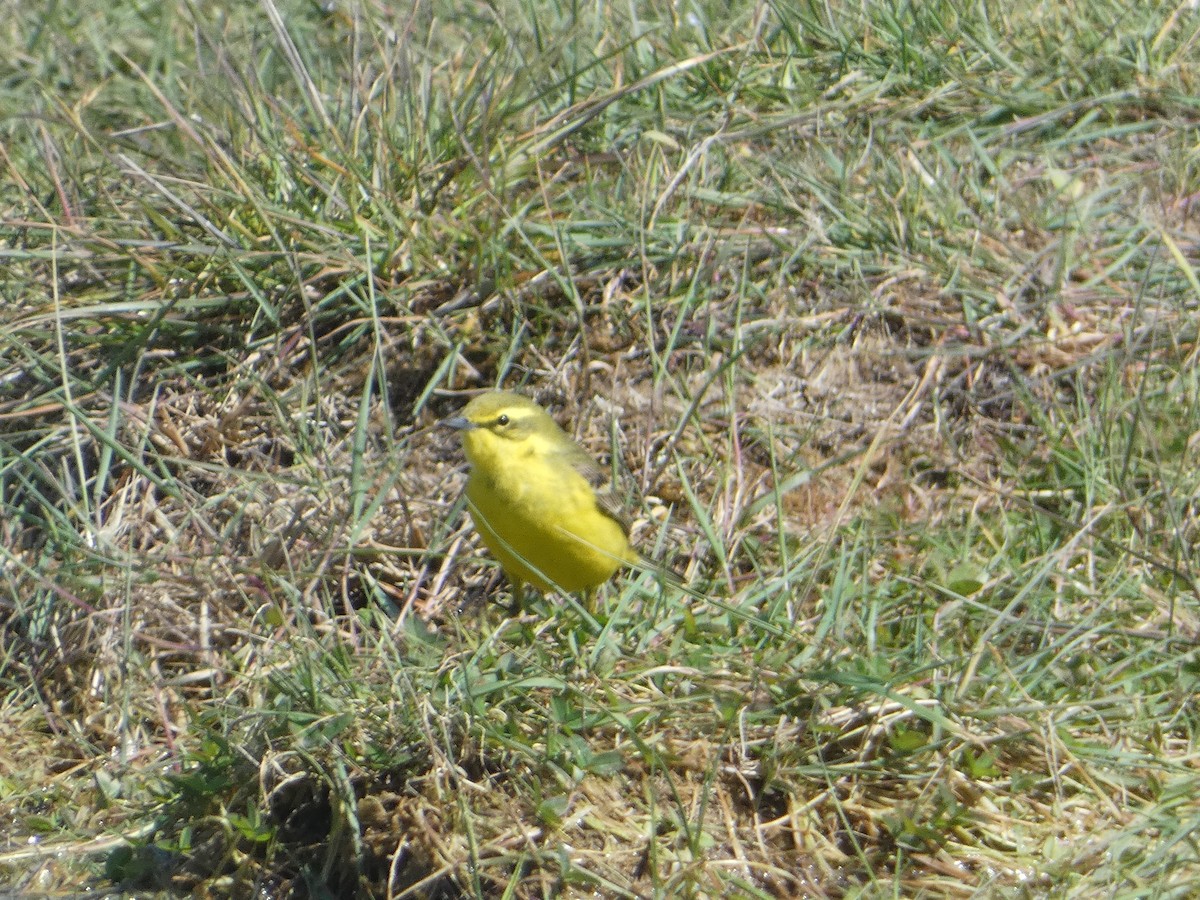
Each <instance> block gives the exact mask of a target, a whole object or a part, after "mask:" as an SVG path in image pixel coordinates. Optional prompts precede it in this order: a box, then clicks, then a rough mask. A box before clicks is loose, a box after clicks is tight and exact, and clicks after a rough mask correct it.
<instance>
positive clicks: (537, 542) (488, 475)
mask: <svg viewBox="0 0 1200 900" xmlns="http://www.w3.org/2000/svg"><path fill="white" fill-rule="evenodd" d="M463 448H464V450H465V451H466V454H467V459H468V460H469V461H470V463H471V474H470V477H469V478H468V480H467V500H468V501H469V506H470V511H471V518H472V519H473V520H474V522H475V527H476V529H477V530H478V531H479V535H480V537H481V538H482V539H483V542H484V544H485V545H486V546H487V548H488V549H489V550H490V551H491V552H492V554H493V555H495V557H496V558H497V559H498V560H499V561H500V565H501V566H502V567H503V569H504V571H505V573H506V574H507V575H508V577H509V579H510V580H512V581H514V582H517V583H518V584H520V583H529V584H532V585H534V587H536V588H537V589H538V590H540V591H550V590H553V589H557V590H561V591H584V590H590V589H591V588H594V587H596V586H597V585H599V584H601V583H603V582H605V581H607V580H608V579H609V578H610V577H612V574H613V573H614V572H615V571H616V570H617V569H618V568H619V567H620V566H622V565H624V564H626V563H629V562H633V561H634V560H636V554H635V553H634V552H633V550H632V549H631V548H630V546H629V541H628V538H627V537H626V534H625V529H624V527H623V526H622V525H621V523H620V522H618V521H617V520H616V519H614V518H612V517H611V516H609V515H608V514H606V513H605V512H604V511H603V510H602V509H601V508H600V506H599V505H598V503H597V501H596V494H595V491H594V490H593V488H592V486H591V484H589V483H588V481H587V479H586V478H584V477H583V475H581V474H580V473H579V472H578V471H577V470H576V469H575V468H574V467H573V466H572V465H571V464H570V463H569V462H567V461H565V460H563V459H561V458H560V456H559V455H556V454H555V452H554V447H553V445H552V444H551V443H550V442H549V441H548V440H546V439H545V438H544V437H543V436H541V435H539V434H530V435H527V436H525V437H523V438H522V439H520V440H511V439H507V438H504V437H500V436H497V435H495V434H493V433H492V432H490V431H487V430H485V429H475V430H471V431H468V432H466V433H465V434H464V435H463Z"/></svg>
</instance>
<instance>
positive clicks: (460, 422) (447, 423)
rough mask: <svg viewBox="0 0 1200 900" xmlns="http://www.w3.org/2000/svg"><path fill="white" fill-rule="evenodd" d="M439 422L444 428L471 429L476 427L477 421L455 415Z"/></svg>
mask: <svg viewBox="0 0 1200 900" xmlns="http://www.w3.org/2000/svg"><path fill="white" fill-rule="evenodd" d="M438 424H439V425H441V426H442V427H443V428H453V429H454V430H455V431H470V430H471V429H472V428H475V427H476V426H475V423H474V422H472V421H471V420H470V419H468V418H467V417H466V416H454V417H453V418H450V419H442V421H441V422H439V423H438Z"/></svg>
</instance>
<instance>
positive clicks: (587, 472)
mask: <svg viewBox="0 0 1200 900" xmlns="http://www.w3.org/2000/svg"><path fill="white" fill-rule="evenodd" d="M561 453H562V456H563V461H564V462H566V463H568V464H569V465H570V466H571V467H572V468H573V469H574V470H575V471H576V472H578V473H579V474H580V475H582V476H583V477H584V479H585V480H586V481H587V483H588V484H590V485H591V486H592V490H593V491H595V493H596V505H597V506H598V507H600V511H601V512H602V513H604V514H605V515H606V516H608V517H609V518H610V519H614V520H615V521H616V522H617V524H618V525H620V526H621V528H622V529H623V530H624V531H625V534H627V535H628V534H629V522H628V520H627V519H626V518H625V512H624V510H623V509H622V507H621V503H620V501H618V500H617V497H616V495H615V494H614V493H613V490H612V483H611V482H610V481H609V478H608V476H607V475H606V474H605V473H604V470H603V469H601V468H600V466H598V465H597V464H596V461H595V460H594V459H592V458H591V457H590V456H588V454H587V451H586V450H584V449H583V448H582V447H580V446H579V445H578V444H575V443H572V444H571V446H570V447H569V448H564V449H563V450H562V451H561Z"/></svg>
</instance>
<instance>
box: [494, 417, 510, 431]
mask: <svg viewBox="0 0 1200 900" xmlns="http://www.w3.org/2000/svg"><path fill="white" fill-rule="evenodd" d="M496 424H497V425H499V426H500V427H501V428H503V427H504V426H505V425H507V424H508V416H503V415H502V416H497V417H496Z"/></svg>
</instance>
